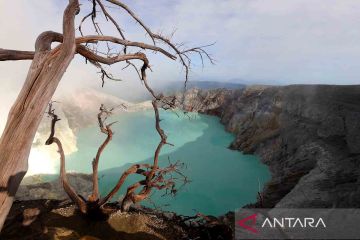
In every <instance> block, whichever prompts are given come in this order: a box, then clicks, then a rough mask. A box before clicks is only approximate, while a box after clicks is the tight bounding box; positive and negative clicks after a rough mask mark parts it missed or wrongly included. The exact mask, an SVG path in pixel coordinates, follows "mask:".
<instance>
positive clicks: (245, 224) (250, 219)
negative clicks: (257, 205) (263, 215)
mask: <svg viewBox="0 0 360 240" xmlns="http://www.w3.org/2000/svg"><path fill="white" fill-rule="evenodd" d="M256 216H257V213H255V214H253V215H250V216H248V217H246V218H244V219H241V220H239V221H237V224H238V225H239V226H240V227H242V228H244V229H246V230H248V231H250V232H253V233H257V232H258V231H257V229H255V228H253V227H251V226H250V225H249V224H248V222H250V224H251V225H252V226H253V225H255V224H256Z"/></svg>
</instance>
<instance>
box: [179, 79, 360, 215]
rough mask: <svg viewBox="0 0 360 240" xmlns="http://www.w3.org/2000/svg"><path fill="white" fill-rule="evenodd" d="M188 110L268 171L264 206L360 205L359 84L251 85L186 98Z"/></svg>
mask: <svg viewBox="0 0 360 240" xmlns="http://www.w3.org/2000/svg"><path fill="white" fill-rule="evenodd" d="M183 103H184V104H183V106H182V107H183V108H185V109H187V110H189V111H199V112H203V113H206V114H213V115H216V116H219V117H220V118H221V122H222V123H223V124H224V125H225V126H226V129H227V130H228V131H230V132H233V133H234V134H236V139H235V141H234V142H233V143H232V144H231V146H230V147H231V148H232V149H237V150H240V151H244V152H245V153H251V154H257V155H259V156H260V157H261V160H262V161H263V162H264V163H265V164H266V165H268V166H269V169H270V171H271V173H272V179H271V181H270V182H269V183H267V184H266V187H265V189H264V190H263V192H262V193H261V197H260V198H259V200H258V202H257V203H255V204H253V205H252V206H258V207H269V208H272V207H288V208H291V207H294V208H305V207H309V208H316V207H338V208H342V207H360V201H359V199H360V86H326V85H294V86H284V87H267V86H252V87H248V88H245V89H239V90H225V89H219V90H207V91H204V90H199V89H192V90H189V91H188V92H187V93H186V96H185V100H184V102H183Z"/></svg>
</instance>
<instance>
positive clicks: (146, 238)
mask: <svg viewBox="0 0 360 240" xmlns="http://www.w3.org/2000/svg"><path fill="white" fill-rule="evenodd" d="M107 207H108V208H112V209H113V210H114V213H113V214H111V215H110V216H109V218H108V219H107V220H102V221H96V220H93V219H89V218H87V217H86V216H83V215H81V214H80V213H78V212H77V210H76V207H75V206H74V205H73V204H71V203H69V201H59V200H30V201H16V202H15V203H14V205H13V207H12V209H11V211H10V214H9V216H8V218H7V221H6V223H5V225H4V228H3V230H2V232H1V235H0V239H7V240H10V239H17V240H18V239H21V240H43V239H44V240H45V239H46V240H47V239H54V240H78V239H82V240H98V239H104V240H119V239H121V240H181V239H184V240H185V239H187V240H189V239H204V240H211V239H218V240H221V239H223V240H225V239H233V229H232V223H233V222H234V215H233V214H228V215H226V216H223V217H221V218H208V217H204V218H203V217H198V216H194V217H184V216H177V215H175V214H174V213H166V212H160V211H155V210H151V209H146V208H141V207H138V208H132V209H131V210H130V211H129V212H126V213H121V212H120V211H119V210H118V209H119V206H118V205H117V204H116V203H115V204H111V205H108V206H107ZM229 226H231V227H229Z"/></svg>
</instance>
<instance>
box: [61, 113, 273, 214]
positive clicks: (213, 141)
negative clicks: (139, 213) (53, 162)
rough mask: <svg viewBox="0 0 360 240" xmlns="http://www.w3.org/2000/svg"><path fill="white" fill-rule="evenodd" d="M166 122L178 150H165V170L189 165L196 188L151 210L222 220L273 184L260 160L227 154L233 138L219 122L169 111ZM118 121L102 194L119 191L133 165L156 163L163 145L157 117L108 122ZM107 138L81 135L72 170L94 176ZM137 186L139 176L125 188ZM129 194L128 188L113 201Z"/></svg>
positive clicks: (159, 200)
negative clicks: (121, 180)
mask: <svg viewBox="0 0 360 240" xmlns="http://www.w3.org/2000/svg"><path fill="white" fill-rule="evenodd" d="M161 118H162V121H161V124H162V126H163V128H164V130H165V132H166V133H167V135H168V141H169V142H170V143H173V144H174V145H175V146H174V147H172V146H168V145H167V146H165V147H164V150H163V151H162V154H161V156H160V162H161V165H162V166H164V165H166V164H168V162H169V160H170V161H171V162H175V161H177V160H180V161H181V162H183V163H185V165H186V168H185V169H183V170H182V172H183V173H184V174H185V175H186V176H187V177H188V178H189V179H190V180H191V182H190V183H188V184H187V185H185V186H184V187H182V188H181V189H180V191H179V192H178V194H177V195H176V196H175V197H172V196H162V195H163V193H164V192H155V193H154V194H153V195H152V196H151V201H145V202H143V203H142V204H144V205H147V206H150V207H152V206H153V204H154V203H155V205H156V206H157V207H161V208H162V209H163V210H170V211H175V212H177V213H179V214H184V215H193V214H194V213H195V211H197V212H202V213H205V214H212V215H219V214H223V213H226V212H227V211H229V210H234V209H236V208H239V207H241V206H243V205H245V204H247V203H251V202H254V201H255V200H256V195H257V192H258V191H259V187H260V188H262V186H263V184H264V182H266V181H267V180H268V179H269V178H270V174H269V171H268V169H267V167H266V166H265V165H263V164H261V163H260V161H259V159H258V158H257V157H255V156H251V155H243V154H242V153H240V152H238V151H232V150H229V149H228V148H227V147H228V146H229V144H230V143H231V142H232V141H233V139H234V135H232V134H230V133H227V132H225V130H224V126H223V125H222V124H221V123H220V122H219V119H218V118H216V117H211V116H206V115H201V114H190V115H188V116H185V115H183V114H181V113H179V116H177V115H176V114H174V113H172V112H165V111H162V112H161ZM113 120H116V121H118V122H117V123H116V124H115V125H113V130H114V132H115V135H114V138H113V141H112V142H111V143H110V144H109V145H108V147H107V148H106V150H105V151H104V153H103V155H102V159H101V160H100V165H99V169H100V173H99V176H100V181H99V184H100V189H101V193H102V194H106V193H107V192H108V191H109V190H110V189H111V188H112V187H113V186H114V184H115V183H116V182H117V180H118V178H119V176H120V175H121V173H122V172H123V171H124V169H127V167H128V166H129V165H130V163H135V162H147V163H151V161H152V156H153V154H154V150H155V148H156V146H157V144H158V142H159V136H158V135H157V133H156V131H155V129H154V113H153V112H152V111H143V112H135V113H122V114H121V115H118V116H114V117H112V119H110V120H109V122H110V121H113ZM105 137H106V136H105V135H104V134H101V133H100V132H99V130H98V128H97V126H94V127H91V128H86V129H83V130H81V131H80V132H79V134H78V136H77V138H78V148H79V151H78V152H76V153H73V154H71V155H69V156H67V170H68V171H76V172H85V173H90V172H91V161H92V159H93V158H94V156H95V154H96V151H97V149H98V147H99V145H100V144H101V142H102V141H103V139H104V138H105ZM136 180H139V177H138V176H131V177H129V178H128V180H127V182H126V184H127V185H129V184H131V183H134V182H135V181H136ZM259 185H260V186H259ZM125 190H126V186H124V187H123V189H122V190H121V191H120V192H119V193H118V195H117V196H116V197H115V198H114V200H116V199H118V198H119V197H120V196H121V195H122V194H123V193H124V192H125Z"/></svg>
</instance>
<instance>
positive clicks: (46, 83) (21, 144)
mask: <svg viewBox="0 0 360 240" xmlns="http://www.w3.org/2000/svg"><path fill="white" fill-rule="evenodd" d="M78 12H79V3H78V0H70V1H69V4H68V6H67V8H66V9H65V12H64V18H63V26H64V27H63V36H64V40H63V44H62V46H61V51H53V50H50V48H51V42H52V41H54V39H55V38H57V35H56V34H54V33H52V32H45V33H43V34H41V35H40V36H39V37H38V39H37V42H36V44H35V55H34V59H33V61H32V64H31V66H30V69H29V72H28V75H27V77H26V81H25V84H24V86H23V88H22V90H21V92H20V94H19V96H18V98H17V99H16V101H15V103H14V105H13V106H12V108H11V110H10V113H9V116H8V119H7V123H6V126H5V129H4V132H3V134H2V136H1V140H0V154H1V155H0V163H1V168H0V230H1V228H2V226H3V224H4V222H5V219H6V216H7V214H8V212H9V210H10V207H11V205H12V203H13V200H14V195H15V193H16V191H17V189H18V187H19V184H20V182H21V180H22V178H23V177H24V175H25V174H26V172H27V170H28V156H29V153H30V149H31V145H32V142H33V139H34V136H35V133H36V130H37V128H38V126H39V124H40V121H41V119H42V116H43V114H44V112H45V109H46V106H47V104H48V103H49V102H50V100H51V98H52V96H53V94H54V92H55V90H56V88H57V86H58V83H59V81H60V80H61V78H62V76H63V74H64V73H65V71H66V69H67V67H68V65H69V64H70V62H71V60H72V59H73V57H74V54H75V47H76V44H75V27H74V18H75V15H76V14H77V13H78Z"/></svg>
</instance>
